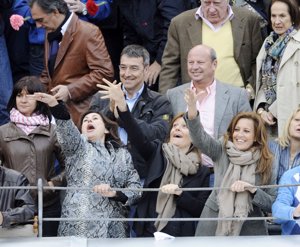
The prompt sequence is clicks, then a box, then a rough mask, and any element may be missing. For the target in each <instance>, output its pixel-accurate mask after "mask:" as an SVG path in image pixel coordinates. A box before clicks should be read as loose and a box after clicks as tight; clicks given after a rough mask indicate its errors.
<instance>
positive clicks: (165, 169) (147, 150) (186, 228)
mask: <svg viewBox="0 0 300 247" xmlns="http://www.w3.org/2000/svg"><path fill="white" fill-rule="evenodd" d="M105 83H106V84H107V85H99V87H100V88H102V89H103V90H104V91H100V93H101V94H104V95H105V96H103V98H109V99H110V100H111V102H112V103H114V107H115V116H116V117H118V118H120V120H121V121H122V122H123V123H124V126H123V127H124V129H125V131H126V132H127V134H128V140H129V142H128V145H133V146H135V148H136V149H137V150H138V152H139V153H140V154H141V155H142V156H143V157H144V159H145V160H146V162H145V164H144V165H145V169H147V176H146V178H145V181H144V188H160V191H159V192H144V193H143V196H142V199H141V200H140V202H139V203H138V205H137V208H136V214H135V217H137V218H157V221H156V222H155V223H153V222H142V221H141V222H135V223H134V230H135V232H136V234H137V236H139V237H149V236H153V233H154V232H156V231H162V232H165V233H168V234H170V235H173V236H194V234H195V229H196V223H195V222H196V221H197V219H198V218H199V216H200V214H201V212H202V209H203V207H204V204H205V202H206V199H207V198H208V196H209V194H210V191H182V190H181V189H180V188H195V187H197V188H198V187H209V175H210V172H209V169H208V168H207V167H204V166H201V154H200V152H199V150H198V149H196V148H195V147H194V146H193V145H192V142H191V139H190V136H189V130H188V128H187V126H186V123H185V121H184V118H183V114H180V115H177V116H176V117H175V118H174V119H173V121H172V122H171V128H170V132H169V137H168V139H167V141H166V142H164V143H163V142H161V141H159V140H155V141H148V140H147V137H146V136H145V135H144V134H143V131H142V130H141V128H140V126H139V125H138V123H137V121H136V120H135V119H134V118H133V117H132V115H131V113H130V111H129V109H128V107H127V105H126V101H125V99H124V96H123V91H122V89H121V85H120V84H118V85H115V84H112V83H110V82H108V81H105ZM175 217H176V218H186V217H187V218H191V217H193V218H195V221H186V222H179V221H170V222H166V221H159V218H175Z"/></svg>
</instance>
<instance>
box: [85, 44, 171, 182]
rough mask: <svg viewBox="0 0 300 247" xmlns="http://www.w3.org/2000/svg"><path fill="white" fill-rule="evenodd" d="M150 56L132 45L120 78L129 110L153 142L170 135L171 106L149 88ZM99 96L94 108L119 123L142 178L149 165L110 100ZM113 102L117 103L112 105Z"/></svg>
mask: <svg viewBox="0 0 300 247" xmlns="http://www.w3.org/2000/svg"><path fill="white" fill-rule="evenodd" d="M149 63H150V57H149V53H148V52H147V50H146V49H145V48H143V47H142V46H139V45H129V46H127V47H125V48H124V49H123V51H122V53H121V59H120V66H119V68H120V79H121V83H122V89H123V92H124V97H125V100H126V103H127V105H128V108H129V110H130V111H131V113H132V115H133V116H134V118H135V119H136V121H137V122H138V124H139V125H140V126H141V128H142V129H143V131H144V133H145V135H146V136H147V138H148V139H149V140H155V139H160V140H162V141H163V140H164V139H165V137H166V134H167V132H168V123H169V114H170V115H171V106H170V103H169V101H168V100H167V98H166V97H165V96H163V95H161V94H159V93H157V92H154V91H152V90H150V89H149V88H147V85H146V84H145V82H144V78H145V75H146V73H147V72H148V69H149ZM100 97H101V95H100V94H99V93H97V94H95V95H94V97H93V99H92V102H91V104H90V108H95V107H96V108H99V109H100V110H102V111H104V113H105V114H106V115H107V116H109V117H110V118H111V119H114V120H117V122H118V124H119V126H120V128H119V135H120V138H121V140H122V142H123V143H124V144H126V145H127V146H128V149H129V152H130V153H131V155H132V159H133V163H134V166H135V168H136V169H137V171H138V173H139V175H140V177H141V178H142V179H143V178H145V177H146V176H147V171H146V170H145V169H144V168H142V167H143V163H144V162H145V161H144V159H143V157H141V156H140V155H139V154H138V152H137V151H136V150H135V149H134V148H133V147H131V145H130V142H128V140H127V133H126V131H125V130H124V129H123V125H124V124H123V123H122V121H121V120H120V119H119V118H118V116H115V115H114V113H113V111H114V109H113V105H112V104H110V102H109V100H108V99H101V98H100ZM111 103H113V102H111Z"/></svg>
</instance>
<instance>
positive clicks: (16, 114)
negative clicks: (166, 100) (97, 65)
mask: <svg viewBox="0 0 300 247" xmlns="http://www.w3.org/2000/svg"><path fill="white" fill-rule="evenodd" d="M44 91H45V90H44V87H43V85H42V84H41V82H40V81H39V79H38V78H37V77H33V76H27V77H23V78H22V79H20V80H19V81H18V82H17V83H16V84H15V86H14V89H13V93H12V95H11V98H10V100H9V102H8V111H9V112H10V122H9V123H7V124H5V125H2V126H0V164H1V165H2V166H5V167H7V168H10V169H14V170H17V171H19V172H21V173H23V174H24V175H25V176H26V177H27V179H28V180H29V182H30V185H36V184H37V180H38V179H39V178H42V179H43V183H44V185H45V186H48V185H50V186H51V185H52V186H53V185H55V186H60V185H62V182H63V175H62V174H61V173H60V172H59V171H57V170H58V169H56V168H55V162H56V161H58V162H59V164H60V170H63V169H62V168H63V167H64V162H63V160H64V158H63V156H62V153H61V148H60V146H59V144H58V142H57V138H56V133H55V126H54V125H53V124H51V114H50V111H49V109H48V106H47V105H46V104H44V103H41V102H37V101H36V100H34V99H32V98H30V97H28V95H30V94H33V93H35V92H44ZM31 195H32V196H33V199H34V200H35V202H36V203H37V191H36V190H32V191H31ZM43 200H44V209H43V213H44V217H60V211H61V205H60V198H59V192H58V191H52V190H46V191H45V192H44V198H43ZM57 227H58V222H45V223H43V233H44V234H43V236H56V234H57Z"/></svg>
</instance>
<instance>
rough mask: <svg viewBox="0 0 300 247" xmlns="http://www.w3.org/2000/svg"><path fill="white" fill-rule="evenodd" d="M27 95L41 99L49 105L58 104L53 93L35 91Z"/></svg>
mask: <svg viewBox="0 0 300 247" xmlns="http://www.w3.org/2000/svg"><path fill="white" fill-rule="evenodd" d="M27 97H28V98H32V99H34V100H37V101H40V102H43V103H45V104H47V105H49V106H50V107H53V106H56V105H58V101H57V99H56V98H55V96H53V95H51V94H47V93H34V94H28V95H27Z"/></svg>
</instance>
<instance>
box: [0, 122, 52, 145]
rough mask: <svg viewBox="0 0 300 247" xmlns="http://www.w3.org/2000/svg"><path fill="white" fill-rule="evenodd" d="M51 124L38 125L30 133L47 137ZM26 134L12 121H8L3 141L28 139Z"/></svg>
mask: <svg viewBox="0 0 300 247" xmlns="http://www.w3.org/2000/svg"><path fill="white" fill-rule="evenodd" d="M50 128H51V125H47V126H38V127H37V128H35V129H34V130H33V131H32V132H31V133H30V134H29V136H30V135H32V134H35V135H36V134H37V135H44V136H47V137H49V136H50V135H51V133H50ZM29 136H28V135H26V134H25V133H24V132H23V131H22V130H21V129H20V128H18V127H17V126H16V125H15V124H14V123H12V122H10V123H8V126H7V128H6V131H5V133H4V134H3V138H4V140H5V141H13V140H17V139H22V138H23V139H30V137H29Z"/></svg>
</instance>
